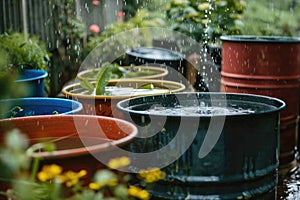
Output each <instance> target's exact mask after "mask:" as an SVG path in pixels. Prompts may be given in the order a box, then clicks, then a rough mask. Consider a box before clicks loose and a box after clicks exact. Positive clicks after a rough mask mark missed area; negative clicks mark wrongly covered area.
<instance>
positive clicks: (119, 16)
mask: <svg viewBox="0 0 300 200" xmlns="http://www.w3.org/2000/svg"><path fill="white" fill-rule="evenodd" d="M117 16H118V18H120V19H123V18H124V17H125V13H123V12H122V11H119V12H118V13H117Z"/></svg>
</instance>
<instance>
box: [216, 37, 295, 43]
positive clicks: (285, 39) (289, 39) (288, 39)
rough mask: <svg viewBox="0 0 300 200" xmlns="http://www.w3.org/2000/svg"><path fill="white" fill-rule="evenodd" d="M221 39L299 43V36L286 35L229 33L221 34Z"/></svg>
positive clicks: (227, 40) (229, 40)
mask: <svg viewBox="0 0 300 200" xmlns="http://www.w3.org/2000/svg"><path fill="white" fill-rule="evenodd" d="M220 39H221V41H226V42H249V43H300V37H288V36H255V35H230V36H221V37H220Z"/></svg>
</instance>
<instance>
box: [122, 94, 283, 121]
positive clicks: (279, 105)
mask: <svg viewBox="0 0 300 200" xmlns="http://www.w3.org/2000/svg"><path fill="white" fill-rule="evenodd" d="M174 95H175V96H177V95H180V96H183V95H185V96H187V95H196V96H197V95H214V96H216V95H219V96H220V97H222V96H223V99H226V101H227V100H228V97H229V98H230V97H231V98H232V97H236V98H240V99H239V100H243V99H247V98H250V97H251V98H255V99H260V100H265V101H269V102H273V104H272V105H271V106H274V109H271V110H264V111H261V112H254V113H248V114H233V115H226V114H219V115H168V114H167V113H165V114H155V113H147V112H141V111H137V110H132V109H130V108H129V102H130V101H134V102H136V101H139V100H143V101H145V99H149V100H151V101H153V102H154V103H155V98H159V97H162V96H163V97H168V96H174ZM256 102H257V103H264V102H260V101H256ZM133 104H134V105H135V103H133ZM265 104H266V103H265ZM285 107H286V103H285V102H284V101H283V100H281V99H278V98H275V97H270V96H263V95H256V94H245V93H227V92H180V93H173V94H164V95H151V96H144V97H134V98H129V99H124V100H121V101H120V102H118V103H117V109H118V110H120V111H121V112H123V113H129V114H130V115H132V114H133V115H141V116H142V115H146V116H156V117H159V116H164V117H165V116H167V117H172V118H195V117H200V118H204V119H205V118H208V119H210V118H212V117H214V118H218V117H245V116H257V115H264V114H267V113H275V112H280V111H281V110H283V109H284V108H285Z"/></svg>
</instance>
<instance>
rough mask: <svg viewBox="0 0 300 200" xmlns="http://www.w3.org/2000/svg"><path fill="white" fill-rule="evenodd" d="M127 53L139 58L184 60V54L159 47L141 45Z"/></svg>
mask: <svg viewBox="0 0 300 200" xmlns="http://www.w3.org/2000/svg"><path fill="white" fill-rule="evenodd" d="M126 54H127V55H130V56H134V57H137V58H145V59H153V60H170V61H174V60H182V59H183V58H184V56H183V55H182V54H180V53H178V52H175V51H171V50H169V49H164V48H158V47H139V48H136V49H133V50H130V51H127V52H126Z"/></svg>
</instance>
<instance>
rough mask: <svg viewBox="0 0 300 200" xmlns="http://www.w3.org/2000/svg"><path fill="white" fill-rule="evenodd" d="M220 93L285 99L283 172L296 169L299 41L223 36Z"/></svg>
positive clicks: (282, 148) (280, 158) (281, 140)
mask: <svg viewBox="0 0 300 200" xmlns="http://www.w3.org/2000/svg"><path fill="white" fill-rule="evenodd" d="M221 40H222V71H221V75H222V79H221V91H223V92H237V93H250V94H259V95H266V96H271V97H276V98H279V99H282V100H283V101H285V102H286V109H285V110H283V111H282V112H281V113H280V114H281V117H280V156H279V162H280V168H281V169H283V170H290V169H292V168H294V167H295V164H296V159H295V154H296V146H297V127H298V109H299V108H298V107H299V106H298V105H299V78H300V38H294V37H274V36H264V37H262V36H258V37H256V36H223V37H221ZM266 139H267V138H266Z"/></svg>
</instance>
